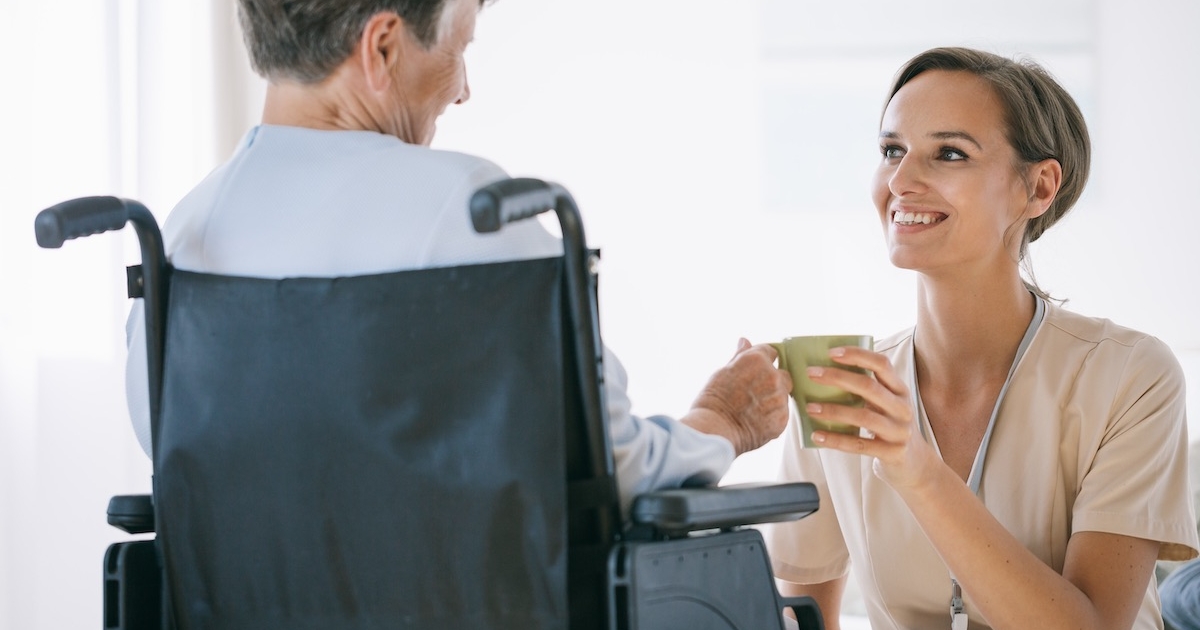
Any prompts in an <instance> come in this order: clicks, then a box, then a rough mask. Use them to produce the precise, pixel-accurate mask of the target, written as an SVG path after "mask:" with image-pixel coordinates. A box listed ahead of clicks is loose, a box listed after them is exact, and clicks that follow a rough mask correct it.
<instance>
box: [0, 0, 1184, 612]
mask: <svg viewBox="0 0 1200 630" xmlns="http://www.w3.org/2000/svg"><path fill="white" fill-rule="evenodd" d="M0 9H2V13H3V15H4V18H3V19H2V20H0V59H3V61H2V62H0V63H2V64H3V66H2V67H3V69H4V75H3V76H4V79H5V87H4V98H3V99H0V115H2V118H0V120H3V122H4V126H3V131H2V132H0V133H2V134H3V136H2V138H3V143H2V144H0V147H2V148H3V151H0V191H2V192H3V195H4V196H3V201H2V202H0V204H2V205H0V266H2V268H3V269H4V272H3V273H0V295H2V296H3V298H2V299H3V303H2V305H0V628H23V629H34V630H37V629H46V630H49V629H58V628H72V627H89V626H94V625H98V624H99V616H100V610H101V590H100V579H99V578H100V575H101V571H100V559H101V555H102V553H103V550H104V547H105V546H106V545H107V544H108V543H109V542H111V541H114V540H119V539H121V538H122V537H123V534H121V533H120V532H118V531H116V530H113V529H111V528H108V527H107V526H106V525H105V524H104V510H105V506H106V504H107V501H108V497H109V496H110V495H113V494H122V493H133V492H143V491H146V490H147V489H148V487H149V464H148V462H147V461H146V459H145V457H144V455H142V454H141V451H140V449H139V448H138V446H137V444H136V441H135V439H134V437H133V433H132V431H131V430H130V429H129V428H128V420H127V418H126V416H125V407H124V399H123V384H122V379H123V372H122V370H123V362H124V357H125V352H124V326H123V324H124V318H125V314H126V312H127V310H128V303H127V301H126V300H125V299H124V298H123V297H122V296H123V290H124V274H123V270H122V267H123V266H124V265H126V264H133V263H136V262H137V255H136V247H135V246H134V239H133V237H132V235H131V234H126V235H124V236H110V237H108V238H92V239H86V240H83V241H79V242H72V243H69V244H68V245H67V246H65V247H64V248H63V249H62V250H58V251H42V250H39V249H37V247H36V245H35V244H34V240H33V234H32V222H33V217H34V215H35V214H36V212H37V211H38V210H40V209H41V208H43V207H46V206H49V205H52V204H53V203H56V202H58V201H62V200H64V199H68V198H71V197H75V196H81V195H91V194H116V195H122V196H127V197H133V198H137V199H140V200H142V201H144V202H145V203H147V205H149V206H150V208H151V209H152V210H154V211H155V213H156V214H157V215H158V216H159V218H160V220H161V219H163V218H165V216H166V214H167V212H169V209H170V208H171V207H172V206H173V205H174V203H175V202H176V201H177V200H178V199H179V198H180V197H181V196H182V195H183V194H184V193H185V192H186V191H187V190H188V189H189V188H190V187H191V186H192V185H194V184H195V183H196V182H197V181H198V180H199V179H200V178H202V177H203V176H204V175H205V174H206V173H207V172H208V171H209V170H210V169H211V168H212V167H213V166H215V165H216V164H217V163H218V162H219V161H220V160H222V159H224V158H225V157H226V156H227V155H228V154H229V152H230V151H231V150H232V147H233V146H234V144H235V143H236V141H237V139H238V138H239V137H240V136H241V135H242V133H243V132H244V131H245V130H246V128H248V126H250V125H252V124H253V123H254V122H255V121H256V118H257V113H258V109H259V106H260V103H261V87H262V86H261V83H260V82H259V81H258V80H257V79H255V78H254V77H252V76H251V75H250V74H249V73H248V71H247V70H246V68H245V62H244V60H243V55H244V53H243V52H242V51H241V48H240V43H239V35H238V34H237V33H236V31H235V28H234V21H233V18H232V6H231V0H205V1H198V0H142V1H140V2H139V1H137V0H61V1H60V2H54V3H48V2H19V1H18V0H0ZM1197 30H1200V4H1198V3H1195V2H1178V1H1176V0H1146V1H1144V2H1139V3H1129V2H1123V1H1121V0H1057V1H1056V2H1053V3H1047V2H1042V1H1040V0H1006V1H1004V2H999V1H996V0H993V1H991V2H982V1H980V2H961V0H911V1H909V2H904V3H897V2H886V1H884V0H843V1H842V2H839V3H816V2H808V1H799V0H794V1H785V0H753V1H746V2H740V3H733V2H718V1H716V0H690V1H686V2H685V1H683V0H651V1H647V0H610V1H609V2H603V3H599V2H585V1H583V0H521V1H518V0H503V1H501V2H498V3H496V4H494V5H492V6H489V7H488V8H486V9H485V10H484V12H483V13H482V14H481V16H480V19H479V27H478V32H477V37H476V43H475V44H474V46H473V47H472V49H471V50H470V53H469V57H468V63H469V72H470V78H471V87H472V94H473V97H472V100H471V101H470V102H469V103H468V104H467V105H466V106H463V107H455V108H451V111H449V112H448V113H447V114H446V116H445V117H444V118H443V119H442V123H441V124H440V132H439V136H438V139H437V141H436V142H435V146H438V147H442V148H450V149H455V150H461V151H465V152H468V153H475V154H479V155H482V156H484V157H487V158H489V159H491V160H493V161H495V162H497V163H499V164H501V165H502V166H504V167H505V168H507V169H508V170H509V171H510V172H511V173H512V174H514V175H528V176H537V177H542V178H545V179H551V180H555V181H558V182H560V183H562V184H564V185H566V186H567V187H568V188H569V189H570V190H571V191H572V192H573V193H574V195H575V197H576V199H577V201H578V202H579V204H580V206H581V209H582V210H583V212H584V217H585V221H586V226H587V228H588V233H589V238H590V241H591V244H592V245H593V246H598V247H601V248H602V250H603V256H604V263H603V267H602V281H601V300H602V302H601V311H602V321H603V333H604V336H605V340H606V342H607V343H608V345H609V346H610V347H612V348H613V349H614V351H615V352H616V353H617V354H618V356H620V357H621V359H622V361H623V363H624V364H625V366H626V368H627V369H628V371H629V373H630V375H631V395H632V397H633V400H634V404H635V410H636V411H639V412H641V413H658V412H665V413H670V414H676V415H677V414H679V413H681V412H683V411H684V410H686V409H687V406H688V404H689V403H690V401H691V399H692V398H693V397H694V395H695V394H696V392H697V391H698V389H699V387H700V386H701V384H702V383H703V382H704V381H705V380H706V379H707V377H708V375H709V374H710V373H711V372H712V371H713V370H714V369H716V368H717V367H719V366H720V365H722V364H723V363H724V362H725V361H726V360H727V359H728V358H729V356H730V355H731V354H732V352H733V349H734V347H735V345H736V342H737V338H738V337H739V336H746V337H748V338H749V339H751V340H752V341H756V342H757V341H770V340H775V339H778V338H781V337H784V336H788V335H796V334H805V333H826V332H829V333H832V332H851V333H859V332H865V333H871V334H875V335H885V334H889V333H891V332H894V331H896V330H898V329H900V328H902V327H906V326H908V325H910V324H911V322H912V318H913V312H914V288H913V287H914V284H913V278H912V277H911V275H909V274H908V273H906V272H901V271H897V270H895V269H893V268H892V267H891V266H890V265H889V264H888V262H887V258H886V256H885V253H884V249H883V240H882V238H881V230H880V228H879V225H878V222H877V220H876V218H875V216H874V210H873V208H872V207H871V205H870V202H869V197H868V192H867V185H868V184H867V183H868V180H869V178H870V175H871V172H872V169H873V168H874V165H875V162H876V160H877V158H878V153H877V149H876V142H875V134H876V132H877V124H878V116H879V108H880V106H881V105H882V100H883V97H884V95H885V90H886V89H887V87H888V82H889V79H890V78H891V75H892V73H893V72H894V71H895V70H896V68H898V67H899V65H900V64H901V63H902V62H903V61H904V60H905V59H907V58H909V57H911V56H912V55H913V54H915V53H917V52H920V51H921V50H924V49H925V48H928V47H931V46H935V45H948V44H965V45H971V46H976V47H981V48H986V49H989V50H993V51H996V52H1000V53H1004V54H1018V53H1024V54H1029V55H1032V56H1033V57H1034V58H1036V59H1038V60H1041V61H1042V62H1044V64H1045V65H1046V66H1047V67H1048V68H1049V69H1050V70H1051V72H1053V73H1054V74H1055V75H1056V76H1058V77H1059V78H1061V79H1062V81H1063V82H1064V83H1065V84H1066V85H1067V87H1068V88H1069V89H1070V90H1071V91H1072V92H1073V93H1074V94H1075V95H1076V97H1077V98H1078V99H1079V101H1080V103H1081V105H1082V106H1083V108H1084V111H1085V114H1086V115H1087V116H1088V119H1089V121H1090V124H1091V128H1092V134H1093V140H1094V145H1095V165H1094V168H1093V171H1092V179H1091V183H1090V185H1089V189H1088V192H1087V193H1085V196H1084V198H1083V199H1082V200H1081V202H1080V204H1079V205H1078V207H1077V208H1076V209H1075V210H1074V212H1073V213H1072V214H1071V215H1070V216H1069V217H1068V218H1067V219H1066V220H1065V221H1064V222H1063V223H1062V224H1060V225H1059V226H1057V227H1056V228H1054V229H1053V230H1051V231H1050V233H1048V234H1047V235H1046V236H1044V237H1043V239H1042V241H1040V242H1039V243H1037V244H1035V245H1034V247H1033V260H1034V264H1035V269H1036V271H1037V275H1038V280H1039V282H1040V283H1041V285H1042V286H1043V287H1045V288H1047V289H1049V290H1050V291H1051V293H1052V294H1054V295H1056V296H1058V297H1066V298H1069V299H1070V303H1069V305H1068V306H1069V307H1070V308H1073V309H1074V310H1077V311H1080V312H1083V313H1086V314H1091V315H1099V316H1104V317H1108V318H1111V319H1113V320H1116V321H1118V322H1120V323H1122V324H1125V325H1128V326H1131V327H1134V328H1139V329H1142V330H1145V331H1148V332H1151V333H1153V334H1155V335H1157V336H1159V337H1160V338H1162V339H1163V340H1164V341H1166V342H1167V343H1168V344H1170V346H1171V347H1172V348H1173V349H1174V350H1175V352H1176V354H1177V356H1178V357H1179V359H1180V361H1181V362H1182V363H1183V364H1184V366H1185V369H1186V370H1187V372H1188V376H1189V380H1190V381H1191V382H1192V383H1196V382H1200V329H1198V328H1197V326H1196V325H1195V323H1194V322H1195V320H1196V313H1198V312H1200V282H1198V281H1197V279H1196V277H1195V273H1196V270H1197V269H1200V247H1197V245H1196V243H1195V238H1196V235H1197V234H1198V233H1200V211H1198V210H1200V208H1198V207H1197V203H1196V201H1195V192H1194V191H1193V186H1194V185H1193V183H1192V182H1194V181H1195V176H1194V173H1193V171H1194V170H1195V169H1196V160H1195V155H1194V153H1195V149H1196V147H1197V146H1200V127H1198V126H1197V125H1196V121H1195V112H1197V111H1200V39H1197V38H1196V37H1195V33H1196V32H1197ZM1193 389H1196V388H1193ZM1197 404H1198V403H1197V399H1196V395H1195V394H1194V393H1193V394H1190V395H1189V406H1190V408H1191V410H1192V414H1191V415H1192V424H1193V431H1192V434H1193V435H1200V433H1197V430H1196V427H1195V425H1196V423H1197V422H1198V421H1197V418H1200V411H1197V409H1198V407H1197ZM778 456H779V451H778V448H777V445H775V444H771V445H768V446H767V447H764V448H763V449H761V450H760V451H758V452H756V453H752V454H749V455H746V456H743V457H742V458H741V459H739V460H738V462H736V463H735V466H734V469H733V470H732V471H731V472H730V475H729V477H728V478H727V480H728V481H743V480H751V479H768V478H771V477H772V476H773V475H774V470H775V468H776V466H777V460H778Z"/></svg>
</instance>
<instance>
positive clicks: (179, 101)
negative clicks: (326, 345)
mask: <svg viewBox="0 0 1200 630" xmlns="http://www.w3.org/2000/svg"><path fill="white" fill-rule="evenodd" d="M4 13H5V15H4V18H3V19H2V20H0V47H2V48H0V59H3V62H2V63H3V68H4V76H5V87H4V94H3V98H2V99H0V114H2V115H0V120H3V121H4V122H3V125H4V130H3V132H0V133H2V134H3V142H2V143H0V193H2V195H3V196H2V197H0V269H2V270H3V272H2V273H0V295H3V296H4V297H3V303H2V305H0V628H29V629H35V630H36V629H39V628H45V629H51V628H86V627H96V626H98V625H99V624H100V619H101V617H100V615H101V605H102V604H101V597H102V591H101V580H100V578H101V554H102V552H103V550H104V548H105V546H106V545H107V544H108V543H109V542H111V541H114V540H120V539H123V538H124V537H125V534H123V533H122V532H119V531H117V530H115V529H112V528H110V527H108V526H107V524H106V523H105V508H106V506H107V501H108V498H109V497H110V496H111V495H113V494H132V493H139V492H147V491H148V490H149V487H150V479H149V475H150V466H149V463H148V461H147V460H146V458H145V456H144V455H143V454H142V453H141V451H140V449H139V448H138V446H137V443H136V440H135V439H134V437H133V433H132V430H131V429H130V428H129V427H128V420H127V418H126V415H125V403H124V385H123V382H122V366H123V362H124V357H125V351H124V344H125V339H124V332H123V331H124V319H125V315H126V313H127V311H128V307H129V304H128V300H127V299H125V297H124V269H123V267H124V266H125V265H127V264H136V263H137V262H138V256H137V247H136V239H135V238H134V237H133V235H132V230H125V231H123V232H122V233H120V234H109V235H103V236H93V237H91V238H88V239H82V240H79V241H71V242H68V243H66V244H65V245H64V246H63V248H62V249H61V250H40V249H38V248H37V246H36V244H35V242H34V238H33V219H34V216H35V215H36V213H37V211H38V210H40V209H42V208H44V207H47V206H50V205H53V204H54V203H57V202H59V201H63V200H66V199H69V198H72V197H77V196H84V195H117V196H123V197H129V198H135V199H138V200H141V201H143V202H144V203H146V204H147V205H148V206H149V207H150V208H151V210H152V211H154V212H155V214H156V215H157V216H158V218H159V220H160V221H161V220H162V219H163V218H164V217H165V215H166V213H167V212H168V211H169V209H170V208H171V206H172V205H174V203H175V202H176V201H177V200H178V198H179V197H180V196H181V195H182V194H184V193H185V192H186V191H187V190H188V189H189V188H190V187H191V186H192V185H194V184H195V182H196V181H198V180H199V179H200V178H201V177H203V176H204V175H205V174H206V173H207V172H208V171H209V170H210V169H211V168H212V167H213V166H215V165H216V163H217V162H218V161H219V160H220V159H221V158H223V157H224V156H225V155H227V154H228V153H229V152H230V150H231V149H232V147H233V146H234V144H235V143H236V142H237V139H238V138H239V137H240V136H241V134H242V133H243V132H244V131H245V129H246V128H247V127H248V126H249V125H251V124H253V122H254V121H255V120H256V119H257V116H258V111H257V109H258V107H259V103H261V85H260V84H259V82H258V81H257V80H255V79H254V78H252V77H251V75H250V73H249V70H248V69H247V67H246V63H245V61H244V52H243V50H242V45H241V43H240V40H239V37H240V35H239V34H238V32H237V29H236V25H235V22H234V18H233V0H211V1H206V2H196V1H194V0H187V1H170V2H164V1H161V0H143V1H141V2H138V1H136V0H64V1H61V2H52V3H51V2H5V3H4Z"/></svg>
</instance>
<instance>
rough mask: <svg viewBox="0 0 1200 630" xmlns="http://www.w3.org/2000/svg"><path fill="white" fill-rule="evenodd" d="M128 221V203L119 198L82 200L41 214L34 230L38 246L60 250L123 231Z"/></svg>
mask: <svg viewBox="0 0 1200 630" xmlns="http://www.w3.org/2000/svg"><path fill="white" fill-rule="evenodd" d="M128 220H129V211H128V210H127V209H126V208H125V202H123V201H121V200H120V199H117V198H116V197H80V198H78V199H71V200H70V201H64V202H62V203H60V204H58V205H56V206H52V207H50V208H46V209H45V210H42V211H41V212H39V213H38V215H37V218H35V219H34V221H33V230H34V233H35V234H36V235H37V242H38V245H40V246H41V247H46V248H57V247H62V244H63V243H64V242H66V241H68V240H70V239H73V238H79V237H82V236H88V235H90V234H99V233H101V232H108V231H110V230H119V229H121V228H122V227H124V226H125V222H126V221H128Z"/></svg>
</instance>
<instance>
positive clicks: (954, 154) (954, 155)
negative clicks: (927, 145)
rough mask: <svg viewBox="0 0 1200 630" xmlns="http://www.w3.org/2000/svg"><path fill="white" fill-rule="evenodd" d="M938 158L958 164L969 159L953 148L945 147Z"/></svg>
mask: <svg viewBox="0 0 1200 630" xmlns="http://www.w3.org/2000/svg"><path fill="white" fill-rule="evenodd" d="M938 157H939V158H941V159H943V160H946V161H948V162H958V161H961V160H965V159H967V154H966V153H963V152H962V151H959V150H958V149H955V148H951V147H944V148H943V149H942V150H941V152H940V153H939V154H938Z"/></svg>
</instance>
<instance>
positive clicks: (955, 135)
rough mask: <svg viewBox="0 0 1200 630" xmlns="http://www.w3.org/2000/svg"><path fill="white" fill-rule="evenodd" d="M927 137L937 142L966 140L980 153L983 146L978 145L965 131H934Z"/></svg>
mask: <svg viewBox="0 0 1200 630" xmlns="http://www.w3.org/2000/svg"><path fill="white" fill-rule="evenodd" d="M929 137H930V138H937V139H938V140H954V139H958V140H966V141H967V142H970V143H971V144H973V145H975V148H977V149H979V150H980V151H982V150H983V145H981V144H979V141H978V140H976V139H975V137H974V136H972V135H971V134H969V133H967V132H965V131H934V132H933V133H930V134H929Z"/></svg>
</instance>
